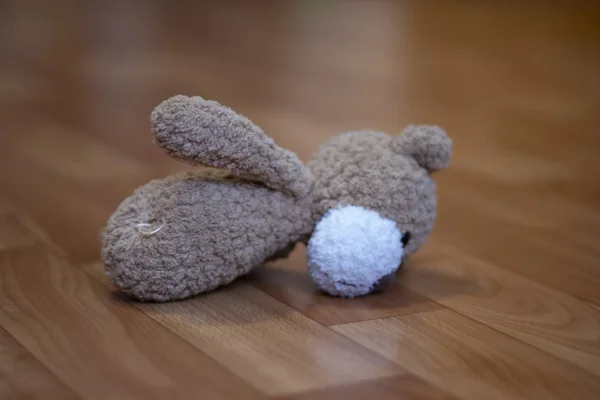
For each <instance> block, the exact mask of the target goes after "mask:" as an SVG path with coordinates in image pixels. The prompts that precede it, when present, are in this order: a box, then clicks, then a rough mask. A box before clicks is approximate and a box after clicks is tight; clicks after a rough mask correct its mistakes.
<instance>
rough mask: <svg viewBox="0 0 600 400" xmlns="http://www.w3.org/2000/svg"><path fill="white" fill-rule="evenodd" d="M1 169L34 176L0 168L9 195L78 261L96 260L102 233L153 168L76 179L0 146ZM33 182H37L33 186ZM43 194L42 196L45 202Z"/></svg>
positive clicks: (4, 188)
mask: <svg viewBox="0 0 600 400" xmlns="http://www.w3.org/2000/svg"><path fill="white" fill-rule="evenodd" d="M0 169H1V170H3V171H9V170H11V169H18V170H19V171H20V172H21V173H22V174H25V175H27V176H28V177H29V180H23V179H22V178H20V176H17V175H15V174H7V173H0V185H1V186H2V188H3V190H4V193H6V196H8V197H10V199H11V200H12V201H13V202H14V203H15V204H18V206H19V211H25V212H26V213H27V215H30V216H32V217H33V219H35V221H36V222H37V224H38V225H39V226H40V227H41V228H42V229H43V230H44V231H45V232H47V236H48V237H49V238H51V239H52V242H53V243H55V244H56V245H57V246H59V247H60V248H61V249H63V250H64V251H65V252H66V253H67V254H68V255H69V257H70V259H71V260H73V261H74V262H75V263H85V262H91V261H95V260H97V259H98V258H99V254H100V249H99V246H100V232H101V230H102V228H103V226H104V225H105V224H106V221H107V219H108V217H109V216H110V215H111V213H112V212H113V211H114V210H115V209H116V207H117V206H118V204H119V203H120V202H121V201H122V200H123V199H125V197H126V196H128V195H129V194H131V192H132V191H133V190H134V189H135V188H136V187H137V186H138V185H140V184H142V183H144V182H146V181H147V180H148V179H149V177H150V176H152V172H151V171H148V172H146V175H145V176H138V177H136V178H134V179H131V180H129V179H120V178H115V179H114V180H113V181H112V182H88V183H76V182H74V181H72V180H69V179H67V178H65V177H64V176H62V175H60V174H57V173H56V172H55V171H52V170H45V169H43V168H41V167H39V166H37V165H35V164H33V163H32V162H30V161H27V160H24V159H21V158H19V157H15V156H14V155H12V154H10V153H9V152H7V149H3V148H1V147H0ZM30 181H35V185H32V184H31V182H30ZM40 199H43V201H40Z"/></svg>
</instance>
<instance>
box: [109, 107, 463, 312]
mask: <svg viewBox="0 0 600 400" xmlns="http://www.w3.org/2000/svg"><path fill="white" fill-rule="evenodd" d="M151 121H152V131H153V133H154V136H155V141H156V143H157V144H158V145H159V146H161V147H162V148H163V149H165V150H166V151H167V153H168V154H170V155H171V156H173V157H175V158H178V159H181V160H183V161H187V162H189V163H192V164H196V165H201V166H204V167H207V168H203V169H200V170H198V171H195V172H188V173H184V174H179V175H175V176H171V177H167V178H165V179H161V180H154V181H151V182H150V183H148V184H146V185H145V186H142V187H141V188H139V189H137V190H136V191H135V192H134V193H133V195H132V196H131V197H129V198H127V199H126V200H125V201H124V202H123V203H122V204H121V205H120V206H119V207H118V209H117V210H116V212H115V213H114V214H113V215H112V216H111V217H110V219H109V221H108V223H107V226H106V228H105V230H104V232H103V248H102V258H103V261H104V263H105V266H106V271H107V273H108V275H109V276H110V278H111V279H112V280H113V282H114V283H115V284H116V285H117V286H118V287H119V288H120V289H121V290H123V291H124V292H126V293H127V294H129V295H131V296H133V297H135V298H137V299H139V300H152V301H169V300H176V299H183V298H186V297H189V296H193V295H196V294H199V293H203V292H207V291H210V290H213V289H215V288H217V287H219V286H222V285H226V284H228V283H230V282H232V281H233V280H234V279H236V278H237V277H239V276H241V275H244V274H246V273H248V272H249V271H250V270H251V269H252V268H254V267H257V266H259V265H261V264H263V263H264V262H265V261H267V260H273V259H276V258H280V257H286V256H287V255H288V254H289V253H290V252H291V250H292V249H293V248H294V246H295V244H296V243H297V242H299V241H302V242H305V243H308V246H307V251H308V270H309V272H310V274H311V276H312V278H313V280H314V282H315V284H316V285H317V287H318V288H320V289H321V290H323V291H325V292H327V293H329V294H331V295H335V296H342V297H356V296H361V295H365V294H368V293H370V292H372V291H373V290H374V289H375V288H376V287H377V286H378V285H379V284H380V283H381V282H382V280H384V279H385V278H386V277H388V276H391V275H393V274H394V273H395V272H396V270H397V269H398V267H399V266H400V264H401V262H402V260H403V258H404V257H406V256H407V255H409V254H411V253H413V252H414V251H416V250H417V249H418V248H419V247H420V246H421V245H422V244H423V242H425V240H426V239H427V236H428V235H429V233H430V232H431V229H432V227H433V222H434V219H435V212H436V202H437V200H436V193H435V184H434V182H433V180H432V179H431V176H430V173H431V172H433V171H437V170H439V169H442V168H445V167H446V166H447V165H448V163H449V159H450V152H451V147H452V143H451V141H450V139H449V138H448V137H447V136H446V134H445V133H444V132H443V131H442V130H441V129H440V128H438V127H434V126H409V127H408V128H406V129H405V130H404V131H403V132H402V133H401V134H399V135H396V136H389V135H387V134H385V133H381V132H370V131H364V132H351V133H345V134H342V135H340V136H337V137H335V138H333V139H331V140H330V141H329V142H328V143H326V144H324V145H323V146H322V147H321V148H320V149H319V150H318V152H317V153H316V154H315V155H314V156H313V157H312V159H311V160H310V161H309V163H308V167H306V166H305V165H304V164H303V163H302V162H301V161H300V160H299V159H298V157H297V156H296V155H295V154H294V153H292V152H290V151H288V150H285V149H283V148H281V147H278V146H277V145H275V143H274V142H273V140H272V139H271V138H269V137H268V136H266V135H265V134H264V133H263V132H262V130H261V129H260V128H258V127H257V126H256V125H254V124H253V123H252V122H251V121H249V120H248V119H246V118H244V117H243V116H241V115H238V114H236V113H235V112H234V111H232V110H231V109H229V108H227V107H225V106H222V105H220V104H219V103H217V102H215V101H208V100H204V99H202V98H201V97H187V96H175V97H172V98H170V99H168V100H166V101H165V102H163V103H162V104H160V105H159V106H158V107H156V109H155V110H154V111H153V113H152V117H151Z"/></svg>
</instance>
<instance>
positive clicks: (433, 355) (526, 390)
mask: <svg viewBox="0 0 600 400" xmlns="http://www.w3.org/2000/svg"><path fill="white" fill-rule="evenodd" d="M333 329H335V330H336V331H338V332H340V333H343V334H344V335H346V336H348V337H349V338H351V339H353V340H356V341H357V342H358V343H361V344H362V345H364V346H366V347H369V348H370V349H372V350H373V351H376V352H378V353H379V354H381V355H382V356H385V357H388V358H390V359H391V360H394V361H396V362H397V363H398V364H400V365H402V366H403V367H404V368H405V369H407V370H408V371H409V372H411V373H412V374H414V375H417V376H419V377H420V378H422V379H423V380H425V381H428V382H430V383H432V384H434V385H436V386H438V387H441V388H444V390H446V391H448V392H449V393H452V394H454V395H456V396H459V397H461V398H463V399H465V400H469V399H473V400H479V399H505V400H508V399H541V398H543V399H566V398H577V399H595V398H597V395H598V393H600V379H598V378H597V377H596V376H594V375H592V374H589V373H587V372H585V371H584V370H580V369H579V368H576V367H573V366H572V365H571V364H570V363H567V362H564V361H562V360H560V359H558V358H555V357H553V356H550V355H548V354H547V353H545V352H542V351H540V350H538V349H536V348H534V347H531V346H529V345H526V344H523V343H521V342H519V341H517V340H515V339H513V338H511V337H509V336H506V335H505V334H503V333H500V332H498V331H496V330H494V329H492V328H489V327H487V326H485V325H483V324H480V323H479V322H476V321H473V320H471V319H469V318H467V317H464V316H462V315H460V314H457V313H456V312H454V311H452V310H437V311H431V312H429V313H424V314H411V315H406V316H400V317H390V318H384V319H378V320H372V321H364V322H356V323H352V324H344V325H337V326H335V327H333Z"/></svg>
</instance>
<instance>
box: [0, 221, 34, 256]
mask: <svg viewBox="0 0 600 400" xmlns="http://www.w3.org/2000/svg"><path fill="white" fill-rule="evenodd" d="M38 241H39V237H38V236H37V235H35V234H34V233H33V232H32V231H31V230H30V229H28V228H27V226H26V225H25V223H24V221H23V220H22V219H21V216H20V215H18V214H16V213H10V214H0V251H4V250H8V249H15V248H18V247H27V246H31V245H33V244H35V243H36V242H38Z"/></svg>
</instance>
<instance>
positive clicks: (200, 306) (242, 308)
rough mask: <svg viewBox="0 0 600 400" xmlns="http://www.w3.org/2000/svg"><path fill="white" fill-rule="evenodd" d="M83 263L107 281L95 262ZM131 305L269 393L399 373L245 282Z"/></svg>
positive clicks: (389, 364) (390, 364) (101, 279)
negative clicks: (180, 297)
mask: <svg viewBox="0 0 600 400" xmlns="http://www.w3.org/2000/svg"><path fill="white" fill-rule="evenodd" d="M84 269H85V270H86V271H87V272H89V273H90V274H92V275H93V276H94V277H96V278H97V279H99V280H100V281H102V282H104V284H105V285H107V286H110V282H109V281H108V279H107V277H106V275H105V273H104V268H103V266H102V265H101V264H100V263H96V264H90V265H86V266H84ZM137 306H138V307H139V308H140V309H141V310H143V311H144V312H145V313H146V314H147V315H149V316H150V317H152V318H153V319H155V320H156V321H158V322H160V323H161V324H163V325H164V326H166V327H167V328H169V329H170V330H172V331H173V332H175V333H176V334H177V335H179V336H181V337H182V338H184V339H185V340H187V341H188V342H190V343H191V344H193V345H194V346H196V347H197V348H198V349H200V350H202V351H203V352H205V353H207V354H208V355H210V356H211V357H212V358H214V359H215V360H217V361H218V362H219V363H221V364H223V365H224V366H226V367H227V368H228V369H230V370H231V371H233V372H234V373H236V374H237V375H238V376H240V377H243V378H244V379H246V380H247V381H248V382H249V383H250V384H252V385H254V386H256V387H257V388H259V389H260V390H262V391H264V392H266V393H268V394H270V395H282V394H289V393H295V392H298V391H305V390H310V389H320V388H324V387H328V386H332V385H342V384H349V383H352V382H354V381H356V380H359V379H369V378H374V379H375V378H383V377H387V376H393V375H397V374H398V373H401V372H403V370H402V369H401V368H400V367H399V366H398V365H396V364H393V363H391V362H389V360H387V359H385V358H383V357H380V356H378V355H377V354H375V353H373V352H372V351H370V350H368V349H365V348H364V347H362V346H361V345H358V344H356V343H355V342H353V341H351V340H349V339H347V338H346V337H344V336H343V335H339V334H337V333H336V332H334V331H332V330H330V329H328V328H326V327H323V326H322V325H320V324H318V323H317V322H315V321H313V320H311V319H309V318H307V317H305V316H304V315H302V314H300V313H299V312H297V311H295V310H293V309H292V308H289V307H288V306H286V305H284V304H282V303H280V302H279V301H277V300H275V299H273V298H272V297H270V296H268V295H266V294H264V293H263V292H261V291H260V290H258V289H256V288H255V287H253V286H251V285H250V284H248V283H246V282H238V283H236V284H234V285H232V286H230V287H226V288H223V289H221V290H218V291H215V292H211V293H208V294H206V295H202V296H198V297H195V298H192V299H189V300H186V301H181V302H174V303H163V304H156V303H137Z"/></svg>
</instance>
